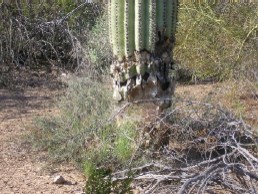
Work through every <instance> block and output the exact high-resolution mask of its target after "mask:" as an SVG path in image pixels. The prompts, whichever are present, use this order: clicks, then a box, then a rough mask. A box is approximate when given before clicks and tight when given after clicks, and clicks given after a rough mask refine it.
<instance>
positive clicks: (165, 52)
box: [109, 0, 178, 101]
mask: <svg viewBox="0 0 258 194" xmlns="http://www.w3.org/2000/svg"><path fill="white" fill-rule="evenodd" d="M177 13H178V0H109V20H110V21H109V24H110V27H109V31H110V43H111V44H112V48H113V54H114V59H115V61H114V62H113V64H112V65H111V74H112V77H113V80H114V97H115V99H117V100H118V101H121V100H129V101H135V100H139V99H141V100H143V99H150V98H159V99H160V98H162V99H164V98H166V99H168V98H171V95H172V94H173V92H174V85H175V83H174V82H175V81H174V80H173V79H171V78H170V77H169V71H170V69H171V67H172V65H173V59H172V49H173V47H174V42H175V32H176V23H177Z"/></svg>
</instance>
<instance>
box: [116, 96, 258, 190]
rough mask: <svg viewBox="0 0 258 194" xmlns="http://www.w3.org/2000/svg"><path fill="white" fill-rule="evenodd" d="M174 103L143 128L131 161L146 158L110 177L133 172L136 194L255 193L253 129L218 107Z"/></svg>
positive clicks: (257, 179)
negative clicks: (142, 135)
mask: <svg viewBox="0 0 258 194" xmlns="http://www.w3.org/2000/svg"><path fill="white" fill-rule="evenodd" d="M177 104H178V105H177V106H176V107H174V108H172V109H170V110H167V112H166V113H164V114H162V115H160V116H159V117H156V119H155V120H154V119H153V122H152V123H151V124H150V125H149V126H148V129H149V130H147V133H148V135H144V137H145V138H143V139H142V146H141V147H140V148H139V149H138V153H137V154H136V155H135V160H136V159H138V158H139V157H142V156H143V155H144V156H145V157H146V158H149V160H148V161H149V162H144V163H142V165H138V166H136V167H135V168H130V169H124V170H122V171H118V172H114V173H113V174H112V175H113V180H123V179H126V178H128V176H127V173H130V174H133V179H134V184H133V185H134V187H135V188H136V190H138V192H139V193H181V194H182V193H207V192H208V193H209V192H211V191H213V192H221V191H223V192H231V193H255V192H256V191H257V189H258V188H257V182H258V173H257V167H258V166H257V165H258V154H257V151H258V150H257V145H258V142H257V138H258V137H257V135H256V132H255V131H253V130H252V129H251V128H250V126H248V125H246V124H245V123H244V122H243V121H242V120H239V119H236V118H235V117H234V116H233V115H232V114H231V113H229V112H227V111H225V110H224V109H222V108H220V107H218V106H214V105H212V104H209V103H198V102H194V101H186V100H185V101H180V102H177ZM147 137H148V138H147ZM157 139H159V141H157ZM146 141H148V142H149V145H150V147H149V148H148V149H146V147H145V144H146V143H145V142H146ZM157 142H158V144H157ZM148 150H152V151H151V152H149V151H148Z"/></svg>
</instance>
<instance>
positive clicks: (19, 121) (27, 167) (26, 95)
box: [0, 88, 84, 194]
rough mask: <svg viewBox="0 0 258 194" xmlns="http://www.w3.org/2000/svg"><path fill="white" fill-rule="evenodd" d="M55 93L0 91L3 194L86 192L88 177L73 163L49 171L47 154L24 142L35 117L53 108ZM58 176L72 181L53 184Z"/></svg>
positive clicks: (0, 186)
mask: <svg viewBox="0 0 258 194" xmlns="http://www.w3.org/2000/svg"><path fill="white" fill-rule="evenodd" d="M55 94H56V92H55V91H53V90H52V91H51V90H49V89H47V88H34V89H27V90H26V91H16V92H10V91H8V90H3V89H2V90H0V194H12V193H26V194H27V193H28V194H30V193H47V194H52V193H53V194H58V193H60V194H61V193H82V188H83V186H84V178H83V177H82V175H81V173H80V172H78V171H77V170H76V169H74V168H73V167H69V166H61V167H58V169H54V170H53V169H52V168H51V170H49V169H50V168H49V166H48V163H47V161H46V155H45V154H44V153H33V152H31V151H28V150H29V149H27V148H26V146H27V145H26V144H25V143H24V142H23V141H21V139H22V136H23V135H24V134H26V133H27V131H28V130H29V129H30V128H31V127H32V126H33V125H32V121H33V120H34V119H35V117H37V116H41V115H44V114H45V113H47V112H51V111H53V109H51V103H52V101H53V96H55ZM27 147H28V146H27ZM57 175H62V176H63V177H64V178H65V179H66V180H67V181H70V182H71V184H65V185H56V184H53V179H54V177H55V176H57Z"/></svg>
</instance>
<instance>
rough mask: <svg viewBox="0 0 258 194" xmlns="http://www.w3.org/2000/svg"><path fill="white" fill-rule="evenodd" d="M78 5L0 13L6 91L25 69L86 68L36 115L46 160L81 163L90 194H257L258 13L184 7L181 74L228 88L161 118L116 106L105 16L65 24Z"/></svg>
mask: <svg viewBox="0 0 258 194" xmlns="http://www.w3.org/2000/svg"><path fill="white" fill-rule="evenodd" d="M119 1H120V0H119ZM117 2H118V1H117ZM78 5H79V3H78V2H76V3H75V1H70V0H67V1H64V0H62V1H55V2H52V3H51V4H49V3H47V2H45V1H43V3H42V5H41V6H38V5H36V4H32V5H30V6H29V5H26V4H22V5H21V6H22V9H21V10H19V9H16V8H17V7H16V6H17V5H7V4H0V19H2V20H1V21H0V51H3V52H0V62H1V63H5V64H4V65H3V66H1V68H0V70H1V73H0V85H3V86H5V87H8V86H10V82H9V81H10V80H11V79H16V77H17V76H18V75H20V72H22V71H23V67H24V66H25V67H26V68H28V69H29V70H30V72H32V71H34V70H35V69H37V70H39V69H40V67H39V66H41V67H43V69H44V71H45V73H44V75H48V74H51V73H53V66H55V67H56V66H58V68H59V70H60V71H65V70H72V71H71V72H74V71H76V72H78V71H77V70H78V69H80V70H81V71H80V75H79V76H78V75H71V76H70V74H69V76H65V77H64V78H63V79H64V80H65V85H66V87H65V88H63V90H64V92H63V95H62V96H60V97H58V99H56V106H55V109H56V110H57V111H55V112H54V114H50V115H47V116H45V117H40V118H38V120H37V121H36V127H35V129H33V130H32V133H31V134H29V138H28V141H30V143H31V144H30V145H32V146H33V148H34V149H35V150H43V151H47V152H48V154H49V160H50V161H51V162H54V163H55V162H61V163H62V162H72V163H73V164H75V165H77V166H78V167H79V168H80V169H81V170H82V171H83V172H84V174H85V176H86V178H87V183H86V186H85V191H86V193H92V194H104V193H107V194H108V193H112V192H113V193H121V194H124V193H130V192H131V191H132V189H134V190H138V192H139V193H159V194H160V193H184V192H189V193H190V192H193V193H204V192H205V191H208V190H212V191H219V190H226V191H228V192H232V193H255V192H256V191H257V189H258V188H255V185H257V184H256V183H257V181H258V175H257V171H255V170H253V169H257V168H258V166H257V164H258V159H257V158H258V154H257V153H258V151H257V134H258V130H257V127H258V103H257V100H258V84H257V80H258V77H257V76H258V72H257V69H258V58H257V57H258V55H257V53H258V36H257V33H258V29H257V20H258V15H257V10H258V7H257V6H258V5H257V4H255V3H252V4H207V3H203V4H197V3H187V4H186V3H182V4H181V6H180V7H179V9H180V11H179V25H178V32H177V35H176V47H175V50H174V58H175V59H176V61H179V62H178V63H179V64H178V68H179V73H178V75H177V76H178V77H179V79H184V80H183V81H190V80H192V81H195V83H198V81H207V80H208V81H213V82H217V81H221V82H220V83H218V82H217V84H216V86H214V87H212V89H211V91H210V93H209V94H207V95H206V98H205V99H201V98H198V97H199V95H200V94H199V93H196V94H195V95H196V96H195V97H197V100H193V98H192V95H193V92H192V91H190V92H189V93H188V94H185V95H183V94H180V93H179V94H177V96H176V97H174V98H173V102H174V104H173V106H172V107H171V108H169V109H166V110H164V111H163V112H161V113H158V111H156V110H155V108H156V105H153V104H155V103H150V102H146V101H144V100H143V101H136V102H135V103H133V102H130V103H125V104H115V103H114V101H113V100H112V94H111V90H112V88H111V86H112V84H111V83H112V81H111V80H109V79H108V78H107V76H106V75H107V73H108V69H109V66H110V64H111V62H112V53H111V47H110V45H109V40H108V22H107V15H106V14H107V13H106V11H105V9H107V7H105V5H102V4H90V5H87V6H83V7H82V8H80V9H79V10H78V11H76V12H74V14H72V15H69V13H71V11H72V10H75V9H77V7H78ZM30 10H33V11H32V12H31V11H30ZM20 11H22V13H21V12H20ZM67 14H68V15H69V17H68V18H66V16H67ZM6 18H9V20H5V19H6ZM64 18H65V20H64V21H63V22H61V23H59V21H60V20H62V19H64ZM88 19H89V20H88ZM3 21H5V22H3ZM113 22H114V21H113ZM15 33H17V34H16V35H17V36H14V34H15ZM116 38H117V37H116ZM131 54H132V53H131ZM173 68H177V67H173ZM13 69H15V70H16V69H18V73H11V72H12V71H14V70H13ZM143 73H146V72H143ZM71 74H72V73H71ZM40 76H41V75H40ZM40 76H39V77H40ZM119 76H120V75H119ZM177 76H176V75H175V77H177ZM57 77H58V75H57ZM192 88H193V90H195V89H196V88H198V85H196V86H193V87H192ZM252 109H254V110H252ZM252 183H253V185H252ZM138 186H139V187H138Z"/></svg>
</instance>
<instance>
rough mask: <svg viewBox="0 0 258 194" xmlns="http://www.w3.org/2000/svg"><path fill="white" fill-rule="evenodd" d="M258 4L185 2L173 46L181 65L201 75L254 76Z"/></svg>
mask: <svg viewBox="0 0 258 194" xmlns="http://www.w3.org/2000/svg"><path fill="white" fill-rule="evenodd" d="M257 6H258V5H257V4H230V3H229V4H206V3H203V4H197V3H188V2H187V3H182V4H181V7H180V11H179V25H178V33H177V36H176V37H177V40H176V44H177V46H176V47H175V50H174V52H175V58H176V59H177V60H178V61H180V63H181V67H182V68H183V69H188V70H190V71H191V74H192V77H197V78H199V79H206V78H211V77H212V78H218V79H220V80H222V79H228V78H232V77H235V78H238V77H241V76H243V75H248V76H250V75H251V76H254V72H256V73H257V67H258V56H257V52H258V47H257V30H258V28H257V27H258V26H257V18H258V15H257Z"/></svg>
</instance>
